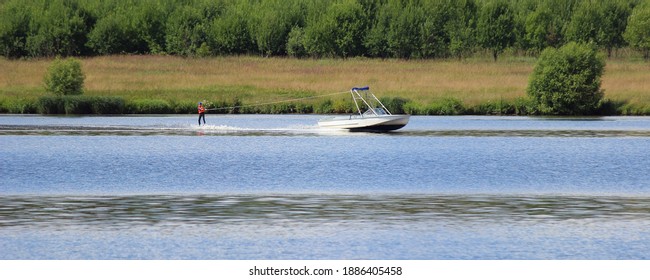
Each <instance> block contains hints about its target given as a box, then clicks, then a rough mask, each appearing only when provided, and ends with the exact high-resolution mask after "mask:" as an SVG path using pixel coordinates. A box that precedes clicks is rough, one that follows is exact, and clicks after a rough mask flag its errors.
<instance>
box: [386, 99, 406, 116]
mask: <svg viewBox="0 0 650 280" xmlns="http://www.w3.org/2000/svg"><path fill="white" fill-rule="evenodd" d="M380 101H381V103H382V104H384V106H386V108H387V109H388V111H390V112H391V113H392V114H404V104H406V103H407V102H408V99H404V98H401V97H382V98H381V99H380Z"/></svg>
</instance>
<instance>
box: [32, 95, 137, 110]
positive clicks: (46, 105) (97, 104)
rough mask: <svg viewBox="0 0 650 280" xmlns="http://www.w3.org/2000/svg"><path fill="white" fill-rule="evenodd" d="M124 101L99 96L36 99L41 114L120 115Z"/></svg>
mask: <svg viewBox="0 0 650 280" xmlns="http://www.w3.org/2000/svg"><path fill="white" fill-rule="evenodd" d="M124 104H125V103H124V100H123V99H122V98H119V97H99V96H43V97H41V98H39V99H38V103H37V110H36V111H38V112H39V113H41V114H68V115H70V114H122V113H123V111H124Z"/></svg>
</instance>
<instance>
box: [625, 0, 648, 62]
mask: <svg viewBox="0 0 650 280" xmlns="http://www.w3.org/2000/svg"><path fill="white" fill-rule="evenodd" d="M623 36H624V37H625V40H626V41H627V43H629V44H630V46H631V47H632V48H634V49H637V50H639V51H640V52H642V53H643V58H645V59H646V60H648V59H650V2H646V3H645V4H644V5H639V6H637V7H636V8H634V10H633V11H632V14H631V16H630V18H629V22H628V24H627V30H625V33H624V34H623Z"/></svg>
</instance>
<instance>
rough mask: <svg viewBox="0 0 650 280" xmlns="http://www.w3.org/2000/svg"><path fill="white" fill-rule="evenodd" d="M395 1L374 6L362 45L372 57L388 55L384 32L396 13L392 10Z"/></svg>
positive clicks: (385, 32) (386, 31)
mask: <svg viewBox="0 0 650 280" xmlns="http://www.w3.org/2000/svg"><path fill="white" fill-rule="evenodd" d="M396 3H397V1H392V2H388V3H384V4H383V5H381V6H379V7H377V8H376V15H375V17H374V18H373V19H372V21H371V27H370V28H369V30H368V32H367V34H366V36H365V37H364V39H363V45H364V47H365V48H366V49H367V54H368V55H370V56H372V57H381V58H385V57H389V56H390V53H389V50H388V40H387V38H386V37H387V36H386V34H387V33H388V30H389V29H390V23H391V20H392V18H393V17H395V16H396V15H397V13H395V12H393V7H392V6H395V4H396Z"/></svg>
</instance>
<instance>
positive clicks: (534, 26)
mask: <svg viewBox="0 0 650 280" xmlns="http://www.w3.org/2000/svg"><path fill="white" fill-rule="evenodd" d="M525 39H526V42H527V45H528V47H529V49H530V50H531V51H532V52H533V53H537V54H539V53H540V52H541V51H542V50H544V49H545V48H547V47H558V46H559V45H560V43H561V42H562V26H561V22H560V21H559V19H558V17H557V16H556V15H555V14H554V13H553V12H552V11H551V10H550V9H548V8H546V7H540V8H539V9H537V10H536V11H534V12H532V13H530V14H529V15H528V17H527V18H526V35H525Z"/></svg>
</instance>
